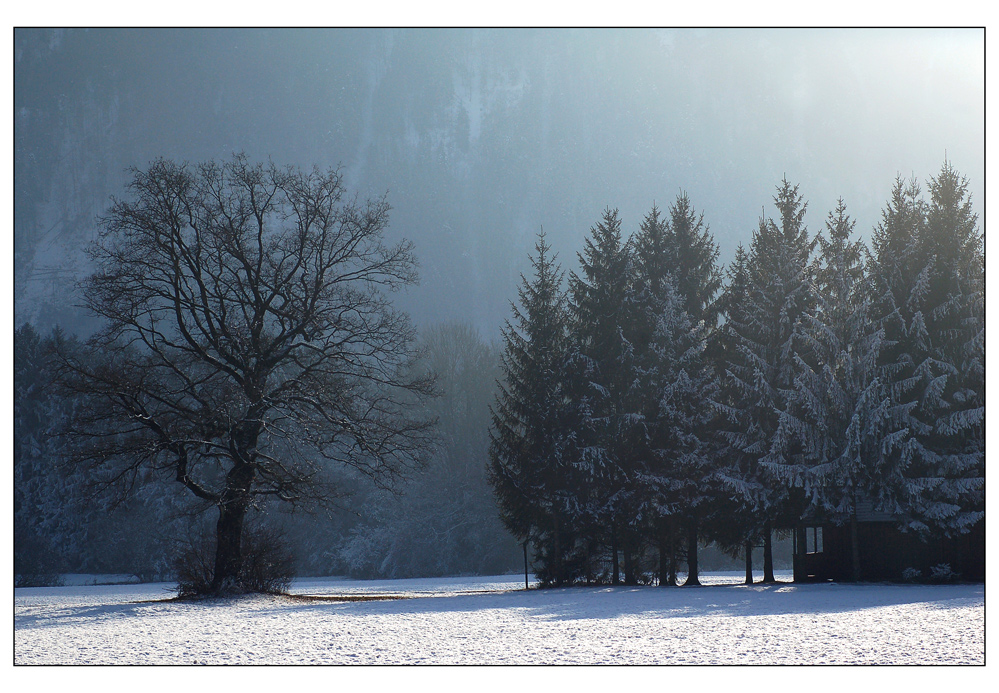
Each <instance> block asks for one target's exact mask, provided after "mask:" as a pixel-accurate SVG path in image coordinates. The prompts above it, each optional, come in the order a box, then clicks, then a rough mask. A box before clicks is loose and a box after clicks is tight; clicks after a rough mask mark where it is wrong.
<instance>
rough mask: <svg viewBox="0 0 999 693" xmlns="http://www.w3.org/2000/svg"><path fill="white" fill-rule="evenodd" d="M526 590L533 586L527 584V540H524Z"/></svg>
mask: <svg viewBox="0 0 999 693" xmlns="http://www.w3.org/2000/svg"><path fill="white" fill-rule="evenodd" d="M524 589H525V590H529V589H531V586H530V585H529V584H528V582H527V539H525V540H524Z"/></svg>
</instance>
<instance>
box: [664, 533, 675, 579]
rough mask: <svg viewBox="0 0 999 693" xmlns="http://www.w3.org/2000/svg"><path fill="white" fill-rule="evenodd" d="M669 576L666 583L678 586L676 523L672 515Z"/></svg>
mask: <svg viewBox="0 0 999 693" xmlns="http://www.w3.org/2000/svg"><path fill="white" fill-rule="evenodd" d="M667 546H668V549H669V576H668V577H667V580H666V584H668V585H670V586H671V587H676V523H675V522H674V521H673V518H672V517H671V518H670V519H669V544H668V545H667Z"/></svg>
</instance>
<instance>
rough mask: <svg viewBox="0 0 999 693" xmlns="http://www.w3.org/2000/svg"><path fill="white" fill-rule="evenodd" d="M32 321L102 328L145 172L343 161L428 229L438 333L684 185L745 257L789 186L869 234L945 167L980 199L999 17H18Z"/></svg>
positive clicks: (490, 323) (493, 312)
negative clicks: (105, 241)
mask: <svg viewBox="0 0 999 693" xmlns="http://www.w3.org/2000/svg"><path fill="white" fill-rule="evenodd" d="M14 43H15V55H14V80H15V84H14V86H15V89H14V113H15V118H14V122H15V132H14V135H15V161H14V164H15V210H14V211H15V216H14V250H15V281H14V289H15V292H14V298H15V301H14V304H15V321H16V323H18V324H19V323H20V322H22V321H25V320H31V321H33V322H35V323H37V324H38V326H39V327H41V328H42V329H46V328H48V327H49V326H51V325H53V324H56V323H59V324H62V325H64V326H66V327H68V328H69V329H71V330H77V331H81V330H86V329H88V325H89V324H90V323H89V321H88V318H87V317H86V316H85V315H83V313H82V309H79V308H76V307H75V306H76V305H77V304H78V303H79V298H78V297H77V295H76V293H75V292H76V289H75V284H74V283H75V281H76V280H78V279H79V278H82V277H83V276H85V274H86V273H87V272H88V271H89V268H88V265H87V260H86V257H85V256H84V255H83V253H82V249H83V247H84V246H85V245H86V243H87V242H88V241H89V240H90V239H91V238H92V237H93V236H94V234H95V233H96V230H97V228H98V226H97V223H96V218H97V217H98V216H99V215H100V214H101V213H102V212H103V211H104V209H105V208H106V207H107V204H108V202H109V197H110V196H111V195H120V194H122V190H123V186H124V184H125V182H126V181H127V180H128V175H127V173H126V169H127V168H128V167H131V166H137V167H143V166H145V165H146V164H148V163H149V161H150V160H152V159H153V158H155V157H160V156H162V157H166V158H171V159H177V160H186V161H190V162H199V161H202V160H205V159H210V158H216V159H218V158H227V157H229V156H230V155H231V154H232V153H233V152H239V151H243V152H245V153H246V154H247V155H248V156H249V157H250V158H251V159H267V158H271V159H273V160H274V161H275V162H276V163H279V164H286V163H288V164H297V165H302V166H305V167H311V166H313V165H319V166H324V167H325V166H333V165H338V164H339V165H342V166H343V169H344V171H345V173H346V176H347V181H348V183H349V186H350V187H351V188H352V189H353V190H355V191H357V193H358V194H359V195H361V196H362V197H366V196H375V197H377V196H381V195H383V194H384V195H387V199H388V201H389V202H390V204H391V205H392V206H393V212H392V217H391V230H390V233H391V235H392V236H394V237H407V238H410V239H412V240H413V241H414V242H415V243H416V252H417V255H418V257H419V260H420V263H421V283H420V285H419V286H418V287H416V288H414V289H411V290H410V291H409V292H408V293H407V294H406V295H405V296H402V297H400V299H399V301H400V304H401V305H402V307H404V308H406V309H407V310H409V311H410V312H411V314H412V315H413V317H414V319H415V320H416V322H417V323H418V324H419V325H421V326H429V325H432V324H435V323H437V322H439V321H442V320H447V319H460V320H467V321H469V322H471V323H472V324H473V325H474V326H476V327H477V328H478V329H479V331H480V332H481V333H482V334H483V335H484V336H485V337H487V338H494V337H496V336H497V335H498V331H499V328H500V326H501V324H502V322H503V320H504V319H505V318H507V317H508V315H509V302H510V301H511V300H512V299H514V298H515V290H516V283H517V281H518V277H519V274H520V273H521V272H524V271H526V270H527V268H528V264H527V253H528V251H529V250H530V249H531V248H532V247H533V243H534V236H535V234H536V233H537V232H538V231H539V230H540V229H541V228H542V227H543V228H544V230H545V231H546V233H547V234H548V235H549V240H550V241H551V243H552V245H553V246H554V248H555V250H556V251H557V252H558V253H559V256H560V258H561V260H562V262H563V264H564V265H565V266H566V267H567V268H569V269H571V268H573V267H574V264H575V252H576V251H577V250H578V249H579V248H580V247H581V245H582V240H583V237H584V235H585V234H586V232H587V230H588V229H589V227H590V226H591V225H593V224H594V223H595V222H596V221H597V219H598V218H599V215H600V213H601V212H602V210H603V209H604V208H606V207H612V208H613V207H617V208H619V209H620V211H621V216H622V218H623V220H624V226H625V231H626V233H630V232H632V231H634V230H635V229H637V227H638V224H639V222H640V220H641V217H642V216H643V215H644V214H645V213H647V212H648V210H649V209H650V208H651V206H652V204H653V203H654V202H655V203H657V204H659V206H660V207H665V206H667V205H668V204H669V203H670V202H672V201H673V199H675V197H676V195H677V193H678V192H679V191H680V190H685V191H686V192H687V193H688V195H689V196H690V199H691V201H692V202H693V204H694V206H695V207H696V208H697V209H698V210H701V211H703V212H704V214H705V221H706V222H707V223H708V224H709V226H710V228H711V230H712V232H713V233H714V235H715V239H716V240H717V242H718V243H719V246H720V248H721V258H720V259H721V261H722V262H728V261H729V260H730V259H731V257H732V254H733V253H734V250H735V248H736V246H737V244H738V243H740V242H741V243H744V244H747V245H748V243H749V241H750V236H751V232H752V230H753V229H754V228H755V226H756V224H757V219H758V218H759V216H760V215H761V214H763V213H765V214H768V215H769V214H772V213H773V212H772V196H773V193H774V188H775V185H776V184H777V183H778V182H780V180H781V179H782V178H783V177H785V176H786V177H787V179H788V180H789V181H791V182H793V183H797V184H799V185H800V191H801V193H802V194H803V196H804V197H805V199H806V200H808V203H809V208H808V209H809V211H808V215H807V217H806V221H807V224H808V226H809V228H810V229H811V231H812V232H813V233H814V232H815V231H817V230H818V229H819V228H821V226H822V224H823V221H824V219H825V216H826V214H827V213H828V212H829V211H830V210H831V209H832V208H833V207H834V205H835V202H836V199H837V198H838V197H840V196H842V197H843V198H844V200H845V201H846V203H847V206H848V209H849V212H850V214H851V216H852V217H854V218H855V219H856V220H857V229H858V230H859V231H861V232H862V233H863V234H865V235H866V234H867V233H869V231H870V229H871V227H872V226H873V225H874V224H876V223H877V221H878V218H879V214H880V209H881V208H882V206H883V205H884V204H885V201H886V200H887V198H888V194H889V190H890V188H891V186H892V183H893V182H894V179H895V177H896V175H901V176H903V177H904V178H908V177H910V176H914V177H916V178H917V179H918V180H920V181H922V182H924V183H925V181H926V180H927V179H928V178H929V177H930V176H932V175H934V174H935V173H936V172H937V171H938V170H939V168H940V165H941V164H942V162H943V161H944V157H945V156H946V158H947V159H948V160H950V161H952V162H953V164H954V166H955V167H956V168H957V169H958V170H959V171H960V172H961V173H963V174H964V175H966V176H968V177H969V178H970V180H971V192H972V195H973V199H974V201H975V204H976V208H977V209H978V211H979V212H981V203H982V200H983V191H984V31H983V30H931V29H918V30H917V29H907V30H766V31H763V30H749V29H728V30H613V31H612V30H500V29H496V30H490V29H482V30H281V29H276V30H224V29H223V30H201V29H198V30H190V29H176V30H169V29H155V30H151V29H147V30H120V29H111V30H99V31H95V30H89V31H88V30H65V31H62V30H39V29H21V30H16V31H15V35H14Z"/></svg>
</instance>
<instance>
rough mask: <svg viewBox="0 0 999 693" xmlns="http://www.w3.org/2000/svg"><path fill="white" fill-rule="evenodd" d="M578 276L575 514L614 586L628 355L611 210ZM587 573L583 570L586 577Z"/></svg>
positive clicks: (626, 534)
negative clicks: (604, 551)
mask: <svg viewBox="0 0 999 693" xmlns="http://www.w3.org/2000/svg"><path fill="white" fill-rule="evenodd" d="M578 258H579V264H580V273H579V274H576V273H575V272H573V273H571V274H570V276H569V296H570V313H571V321H572V335H573V343H574V347H573V348H574V357H573V364H574V373H573V376H572V388H573V393H572V396H571V398H572V401H573V403H574V405H575V407H576V415H577V416H578V420H579V431H578V433H579V438H580V440H579V450H580V455H579V460H578V462H579V466H580V469H581V471H582V474H583V476H584V478H585V480H586V484H587V489H586V495H585V496H584V497H582V498H580V499H579V500H580V509H581V511H582V515H583V518H584V521H585V522H586V524H587V526H588V527H589V530H588V535H589V539H590V540H591V542H592V543H593V545H594V546H593V548H592V549H591V550H590V551H589V552H588V553H591V554H592V553H593V550H594V549H595V548H596V545H598V544H599V543H600V541H601V538H602V539H603V541H604V542H606V543H607V544H609V548H610V557H611V580H612V582H613V583H615V584H616V583H618V582H619V581H620V565H619V559H618V555H619V552H620V550H621V549H622V548H623V549H624V550H625V552H626V554H628V553H629V552H630V551H632V550H633V548H634V547H633V545H632V544H633V539H634V532H633V531H631V530H630V529H629V528H630V525H631V523H630V518H631V513H630V501H631V498H630V496H629V494H628V493H627V490H626V485H627V479H628V475H629V469H628V464H629V462H630V461H631V460H632V459H633V455H632V452H631V451H630V450H629V448H628V446H627V445H626V444H625V440H626V439H627V432H626V431H624V430H623V428H624V427H625V426H626V425H627V422H628V418H627V416H626V414H627V413H628V412H627V410H626V406H627V405H626V402H625V393H626V390H627V387H628V378H629V372H630V368H629V366H628V361H629V360H630V359H631V358H632V347H631V345H630V344H629V343H628V342H627V341H626V338H625V334H624V327H623V325H625V324H627V322H628V320H629V314H630V311H629V308H628V306H627V305H626V299H627V292H628V282H629V275H630V271H629V264H630V253H629V251H628V247H627V245H626V244H624V243H623V242H622V239H621V221H620V219H619V218H618V212H617V210H616V209H614V210H611V209H607V210H605V211H604V214H603V216H602V218H601V220H600V221H599V222H598V223H597V224H596V225H595V226H593V227H592V228H591V229H590V235H589V236H588V237H587V238H586V240H585V244H584V248H583V251H582V252H581V253H579V254H578ZM588 572H589V569H588Z"/></svg>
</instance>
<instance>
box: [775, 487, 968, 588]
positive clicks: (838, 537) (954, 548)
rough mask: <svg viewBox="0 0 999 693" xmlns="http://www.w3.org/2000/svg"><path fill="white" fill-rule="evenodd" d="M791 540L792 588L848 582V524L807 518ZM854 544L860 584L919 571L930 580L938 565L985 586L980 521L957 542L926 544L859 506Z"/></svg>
mask: <svg viewBox="0 0 999 693" xmlns="http://www.w3.org/2000/svg"><path fill="white" fill-rule="evenodd" d="M793 537H794V547H793V553H794V581H795V582H818V581H827V580H834V581H850V580H852V573H853V564H852V560H853V559H852V553H853V546H852V542H851V539H850V523H849V522H846V523H844V524H835V523H832V522H829V521H825V520H822V519H820V518H805V519H803V520H802V521H801V523H800V524H799V525H798V526H797V527H796V528H795V530H794V534H793ZM857 544H858V548H859V552H858V553H859V558H860V579H861V580H862V581H864V582H884V581H889V582H902V581H904V580H907V579H910V578H909V575H911V573H912V571H917V570H918V571H919V573H920V576H921V577H920V579H926V580H928V579H931V577H932V573H931V569H932V568H933V567H935V566H940V565H942V564H947V565H949V566H950V569H951V571H953V572H954V573H956V574H957V577H958V579H960V580H962V581H966V582H967V581H970V582H979V581H981V582H984V581H985V521H984V520H981V521H979V522H978V523H977V524H976V525H975V526H974V527H973V528H972V529H971V531H970V532H968V533H967V534H963V535H961V536H958V537H951V538H946V537H930V538H926V539H924V538H921V537H920V536H919V535H918V534H916V533H914V532H902V531H901V530H900V529H899V528H898V522H897V518H896V517H895V516H893V515H891V514H889V513H883V512H879V511H876V510H874V509H873V508H872V507H871V504H870V503H867V504H863V503H861V504H858V508H857ZM907 569H910V570H909V574H907V572H906V571H907Z"/></svg>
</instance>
